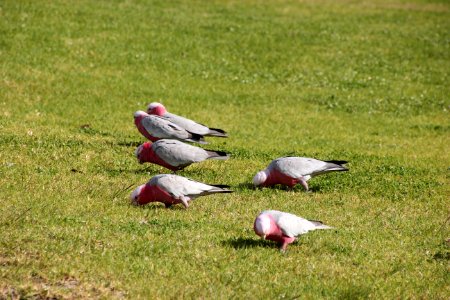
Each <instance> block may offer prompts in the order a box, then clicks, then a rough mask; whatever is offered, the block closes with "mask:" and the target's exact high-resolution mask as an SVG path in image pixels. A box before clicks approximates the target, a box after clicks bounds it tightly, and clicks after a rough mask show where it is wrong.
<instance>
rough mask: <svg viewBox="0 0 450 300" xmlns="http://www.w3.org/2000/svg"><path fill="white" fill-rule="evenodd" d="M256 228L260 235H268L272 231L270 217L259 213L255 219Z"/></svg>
mask: <svg viewBox="0 0 450 300" xmlns="http://www.w3.org/2000/svg"><path fill="white" fill-rule="evenodd" d="M255 230H256V233H257V234H258V235H261V236H265V235H267V234H268V233H269V231H270V217H269V216H267V215H264V214H261V215H259V216H258V217H257V218H256V221H255Z"/></svg>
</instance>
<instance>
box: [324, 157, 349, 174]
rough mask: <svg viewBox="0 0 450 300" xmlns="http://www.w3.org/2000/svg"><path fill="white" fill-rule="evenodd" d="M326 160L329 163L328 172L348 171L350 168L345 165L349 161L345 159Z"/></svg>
mask: <svg viewBox="0 0 450 300" xmlns="http://www.w3.org/2000/svg"><path fill="white" fill-rule="evenodd" d="M325 162H326V163H328V165H327V169H326V172H330V171H336V172H343V171H348V168H347V167H345V166H343V165H345V164H346V163H348V161H345V160H327V161H325Z"/></svg>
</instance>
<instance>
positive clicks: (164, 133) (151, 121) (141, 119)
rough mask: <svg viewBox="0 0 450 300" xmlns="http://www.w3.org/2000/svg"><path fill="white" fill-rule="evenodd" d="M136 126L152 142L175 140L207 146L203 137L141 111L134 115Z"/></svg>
mask: <svg viewBox="0 0 450 300" xmlns="http://www.w3.org/2000/svg"><path fill="white" fill-rule="evenodd" d="M134 124H135V125H136V127H137V129H138V130H139V132H140V133H141V134H142V135H143V136H145V137H146V138H147V139H149V140H150V141H152V142H156V141H157V140H160V139H173V140H179V141H184V142H194V143H199V144H207V143H206V142H205V140H204V138H203V136H202V135H199V134H196V133H192V132H189V131H188V130H185V129H184V128H181V127H180V126H178V125H176V124H174V123H172V122H171V121H169V120H167V119H165V118H163V117H159V116H155V115H149V114H147V113H146V112H144V111H140V110H139V111H136V112H135V113H134Z"/></svg>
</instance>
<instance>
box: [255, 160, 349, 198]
mask: <svg viewBox="0 0 450 300" xmlns="http://www.w3.org/2000/svg"><path fill="white" fill-rule="evenodd" d="M346 163H347V162H346V161H344V160H328V161H321V160H318V159H314V158H307V157H281V158H277V159H275V160H273V161H272V162H271V163H270V164H269V166H268V167H267V168H266V169H265V170H263V171H260V172H258V173H257V174H256V175H255V177H253V184H254V185H255V186H273V185H276V184H282V185H286V186H288V187H290V188H292V187H294V186H295V185H296V184H298V183H300V184H301V185H302V186H303V187H304V188H305V190H308V183H307V181H308V180H309V179H311V178H312V177H314V176H317V175H320V174H325V173H329V172H334V171H348V169H347V168H346V167H344V166H343V164H346Z"/></svg>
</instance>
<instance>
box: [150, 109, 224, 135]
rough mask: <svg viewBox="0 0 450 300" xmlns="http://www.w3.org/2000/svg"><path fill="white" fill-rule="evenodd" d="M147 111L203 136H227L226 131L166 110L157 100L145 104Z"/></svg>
mask: <svg viewBox="0 0 450 300" xmlns="http://www.w3.org/2000/svg"><path fill="white" fill-rule="evenodd" d="M147 113H148V114H150V115H157V116H161V117H164V118H166V119H167V120H169V121H170V122H172V123H175V124H177V125H178V126H180V127H182V128H184V129H186V130H187V131H189V132H192V133H196V134H199V135H203V136H216V137H228V135H227V133H226V132H225V131H223V130H222V129H218V128H209V127H207V126H205V125H202V124H199V123H197V122H195V121H192V120H190V119H187V118H184V117H181V116H178V115H175V114H172V113H170V112H168V111H167V110H166V108H165V107H164V105H162V104H161V103H158V102H152V103H150V104H149V105H148V106H147Z"/></svg>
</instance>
